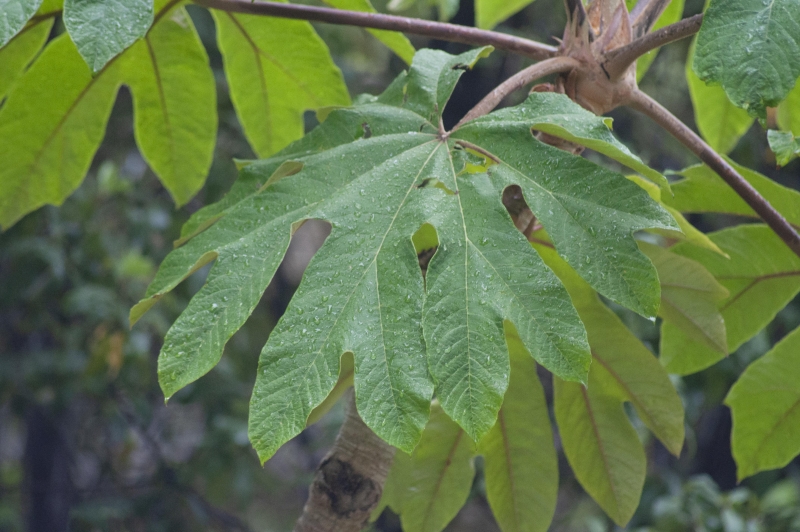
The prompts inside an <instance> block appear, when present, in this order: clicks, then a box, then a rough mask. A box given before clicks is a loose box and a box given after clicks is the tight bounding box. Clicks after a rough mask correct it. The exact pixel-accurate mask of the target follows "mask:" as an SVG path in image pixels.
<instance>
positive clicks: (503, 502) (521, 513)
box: [478, 327, 558, 532]
mask: <svg viewBox="0 0 800 532" xmlns="http://www.w3.org/2000/svg"><path fill="white" fill-rule="evenodd" d="M506 343H507V345H508V354H509V358H510V362H511V379H510V382H509V385H508V390H507V391H506V394H505V396H504V397H503V406H502V407H501V408H500V412H499V413H498V416H497V422H496V423H495V425H494V427H492V429H491V430H490V431H489V432H488V433H487V434H486V436H484V437H483V439H482V440H481V441H480V443H479V445H478V450H479V452H480V453H481V454H482V455H483V457H484V475H485V479H486V497H487V498H488V499H489V504H490V505H491V507H492V513H493V514H494V517H495V519H497V522H498V524H499V525H500V528H501V529H502V530H503V532H523V531H525V532H545V531H546V530H547V529H548V528H549V527H550V522H551V521H552V518H553V513H554V512H555V509H556V498H557V496H558V459H557V456H556V452H555V449H554V447H553V431H552V429H551V428H550V416H549V414H548V410H547V402H546V400H545V396H544V390H543V389H542V385H541V383H540V382H539V376H538V375H537V374H536V363H535V362H534V361H533V360H532V359H531V354H530V353H529V352H528V350H527V349H526V348H525V345H524V344H523V343H522V340H520V338H519V335H518V334H517V332H516V331H515V330H513V327H507V328H506Z"/></svg>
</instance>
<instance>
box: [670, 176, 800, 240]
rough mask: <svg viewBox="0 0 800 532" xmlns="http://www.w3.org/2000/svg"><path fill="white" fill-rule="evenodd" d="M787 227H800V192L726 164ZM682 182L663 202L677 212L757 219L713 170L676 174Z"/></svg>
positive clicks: (677, 184)
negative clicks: (736, 172)
mask: <svg viewBox="0 0 800 532" xmlns="http://www.w3.org/2000/svg"><path fill="white" fill-rule="evenodd" d="M728 162H729V163H730V164H731V165H732V166H733V167H734V168H736V170H737V171H738V172H739V174H740V175H741V176H742V177H744V178H745V179H746V180H747V182H748V183H750V184H751V185H752V186H753V188H755V189H756V190H757V191H758V192H759V194H761V195H762V196H763V197H764V198H765V199H766V200H767V201H769V202H770V204H771V205H772V206H773V207H775V209H777V210H778V212H780V213H781V214H782V215H783V216H784V217H786V219H787V220H788V221H789V223H791V224H793V225H795V226H797V225H800V192H798V191H796V190H794V189H791V188H788V187H784V186H783V185H779V184H778V183H776V182H775V181H773V180H772V179H770V178H768V177H766V176H763V175H761V174H759V173H758V172H754V171H753V170H750V169H749V168H746V167H744V166H741V165H738V164H736V163H735V162H733V161H728ZM679 174H680V175H682V176H683V177H684V178H685V179H683V180H681V181H678V182H677V183H673V185H672V192H673V193H674V196H673V197H669V196H665V197H664V202H665V203H666V204H667V205H670V206H671V207H673V208H675V209H678V210H680V211H681V212H719V213H725V214H738V215H742V216H750V217H752V218H758V216H757V215H756V213H755V211H753V209H751V208H750V206H749V205H748V204H747V203H745V201H744V200H743V199H742V198H741V197H739V195H738V194H736V192H734V191H733V189H732V188H731V187H729V186H728V185H727V183H725V181H723V180H722V178H721V177H719V176H718V175H717V174H716V173H715V172H714V171H713V170H711V169H710V168H708V167H707V166H704V165H697V166H690V167H689V168H686V169H684V170H681V171H680V172H679Z"/></svg>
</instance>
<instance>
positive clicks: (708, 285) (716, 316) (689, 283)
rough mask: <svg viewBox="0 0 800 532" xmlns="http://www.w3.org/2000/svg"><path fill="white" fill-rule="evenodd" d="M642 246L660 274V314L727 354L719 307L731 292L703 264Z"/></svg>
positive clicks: (652, 247) (693, 336)
mask: <svg viewBox="0 0 800 532" xmlns="http://www.w3.org/2000/svg"><path fill="white" fill-rule="evenodd" d="M639 247H640V248H641V249H642V251H644V252H645V254H646V255H647V256H648V257H650V260H652V261H653V264H654V265H655V267H656V270H657V271H658V278H659V280H660V282H661V308H660V309H659V315H660V316H661V317H662V318H664V321H666V322H669V323H671V324H672V325H674V326H675V327H677V328H678V329H680V330H681V331H682V332H683V333H685V334H686V335H687V336H688V337H690V338H692V339H694V340H697V341H699V342H702V343H704V344H706V346H708V347H710V348H711V349H713V350H714V351H717V352H719V353H721V354H723V355H727V354H728V344H727V341H726V336H725V322H724V320H723V319H722V315H721V314H720V313H719V310H717V305H718V304H719V303H720V302H721V301H722V300H724V299H727V297H728V295H729V294H728V290H727V289H725V287H724V286H722V285H721V284H719V283H718V282H717V280H716V279H714V276H713V275H711V274H710V273H709V272H708V270H706V269H705V268H704V267H703V266H702V265H701V264H700V263H699V262H696V261H693V260H691V259H687V258H686V257H682V256H680V255H677V254H675V253H672V252H670V251H667V250H666V249H663V248H660V247H658V246H653V245H651V244H646V243H644V242H640V243H639Z"/></svg>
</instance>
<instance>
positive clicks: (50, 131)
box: [0, 35, 120, 227]
mask: <svg viewBox="0 0 800 532" xmlns="http://www.w3.org/2000/svg"><path fill="white" fill-rule="evenodd" d="M53 79H58V80H59V90H58V91H55V92H53V91H52V90H51V89H52V80H53ZM119 85H120V79H119V75H118V72H117V70H116V68H115V67H114V66H111V67H109V68H106V69H105V70H103V71H102V72H100V73H98V74H97V75H95V76H92V73H91V72H90V70H89V68H88V67H87V66H86V64H85V63H84V61H83V59H82V58H81V56H80V55H79V54H78V51H77V49H76V48H75V45H74V44H72V41H70V40H69V37H68V36H67V35H62V36H60V37H57V38H56V39H54V40H53V41H52V42H51V43H50V44H49V45H48V46H47V48H45V50H44V52H43V53H42V55H41V56H40V57H39V59H38V60H37V61H36V62H35V63H34V64H33V66H32V67H31V68H30V70H28V71H27V72H26V73H25V75H24V76H23V77H22V78H21V79H20V80H19V81H18V83H17V85H16V87H15V89H14V92H13V93H12V94H11V95H10V96H9V98H8V100H7V101H6V103H5V105H4V106H3V108H2V109H0V160H2V161H3V165H2V166H1V167H0V225H3V226H6V227H7V226H8V225H10V224H12V223H14V222H15V221H17V220H18V219H19V218H20V217H22V216H23V215H24V214H26V213H28V212H30V211H32V210H34V209H36V208H38V207H40V206H42V205H44V204H46V203H51V204H54V205H59V204H61V202H62V201H64V199H65V198H66V197H67V196H68V195H69V194H70V193H71V192H72V191H73V190H75V188H76V187H77V186H78V185H79V184H80V182H81V181H82V180H83V178H84V176H85V175H86V171H87V170H88V169H89V165H90V163H91V162H92V157H93V156H94V153H95V151H96V150H97V147H98V146H99V145H100V141H101V140H102V138H103V134H104V133H105V126H106V122H107V121H108V115H109V114H110V113H111V106H112V104H113V103H114V98H115V97H116V94H117V89H118V88H119ZM33 108H35V109H36V110H37V111H36V113H31V112H30V110H31V109H33Z"/></svg>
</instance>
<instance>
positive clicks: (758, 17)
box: [693, 0, 800, 118]
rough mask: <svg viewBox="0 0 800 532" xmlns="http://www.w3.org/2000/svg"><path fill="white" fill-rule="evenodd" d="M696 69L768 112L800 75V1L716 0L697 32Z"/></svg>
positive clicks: (753, 109)
mask: <svg viewBox="0 0 800 532" xmlns="http://www.w3.org/2000/svg"><path fill="white" fill-rule="evenodd" d="M693 68H694V71H695V72H696V73H697V75H698V76H699V77H700V79H702V80H703V81H705V82H706V83H719V84H721V85H722V87H723V88H724V89H725V92H726V93H727V95H728V97H729V98H730V99H731V101H732V102H733V103H735V104H736V105H737V106H739V107H742V108H744V109H746V110H747V111H748V112H749V113H750V114H752V115H754V116H760V117H762V118H765V117H766V110H767V107H775V106H777V105H778V103H780V101H781V100H783V99H784V98H785V97H786V95H787V94H788V93H789V91H790V90H791V89H792V87H794V84H795V80H796V79H797V77H798V76H800V3H798V2H797V1H796V0H767V1H764V0H711V3H710V5H709V7H708V9H707V10H706V12H705V16H704V18H703V26H702V27H701V28H700V32H699V33H698V35H697V48H696V53H695V56H694V63H693Z"/></svg>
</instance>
